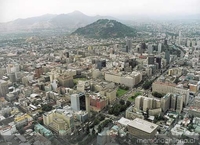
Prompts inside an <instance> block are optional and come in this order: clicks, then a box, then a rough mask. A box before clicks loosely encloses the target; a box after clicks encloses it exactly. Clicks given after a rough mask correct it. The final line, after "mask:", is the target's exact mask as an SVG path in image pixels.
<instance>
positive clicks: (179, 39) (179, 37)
mask: <svg viewBox="0 0 200 145" xmlns="http://www.w3.org/2000/svg"><path fill="white" fill-rule="evenodd" d="M178 44H179V45H181V31H179V35H178Z"/></svg>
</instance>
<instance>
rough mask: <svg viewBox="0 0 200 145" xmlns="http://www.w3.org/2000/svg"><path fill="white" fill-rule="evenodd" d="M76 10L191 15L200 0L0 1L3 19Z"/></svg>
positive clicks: (119, 13)
mask: <svg viewBox="0 0 200 145" xmlns="http://www.w3.org/2000/svg"><path fill="white" fill-rule="evenodd" d="M75 10H78V11H81V12H83V13H84V14H86V15H90V16H92V15H109V16H117V15H166V14H168V15H187V14H199V13H200V0H0V22H7V21H11V20H15V19H17V18H27V17H33V16H40V15H44V14H47V13H48V14H62V13H69V12H73V11H75Z"/></svg>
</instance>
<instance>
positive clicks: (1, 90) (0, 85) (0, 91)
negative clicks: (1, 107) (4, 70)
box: [0, 80, 9, 97]
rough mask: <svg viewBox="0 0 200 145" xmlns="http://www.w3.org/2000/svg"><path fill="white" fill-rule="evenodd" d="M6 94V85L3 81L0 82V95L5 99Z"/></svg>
mask: <svg viewBox="0 0 200 145" xmlns="http://www.w3.org/2000/svg"><path fill="white" fill-rule="evenodd" d="M8 92H9V91H8V83H7V82H6V81H4V80H0V95H1V96H3V97H5V96H6V94H7V93H8Z"/></svg>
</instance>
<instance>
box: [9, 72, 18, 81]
mask: <svg viewBox="0 0 200 145" xmlns="http://www.w3.org/2000/svg"><path fill="white" fill-rule="evenodd" d="M9 78H10V81H11V82H12V83H14V82H16V77H15V73H14V72H12V73H10V74H9Z"/></svg>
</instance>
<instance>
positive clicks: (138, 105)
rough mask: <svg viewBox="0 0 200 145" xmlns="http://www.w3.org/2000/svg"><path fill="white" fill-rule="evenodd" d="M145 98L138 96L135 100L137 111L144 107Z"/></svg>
mask: <svg viewBox="0 0 200 145" xmlns="http://www.w3.org/2000/svg"><path fill="white" fill-rule="evenodd" d="M143 98H144V96H138V97H137V98H135V107H136V108H137V109H141V107H142V106H143Z"/></svg>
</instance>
